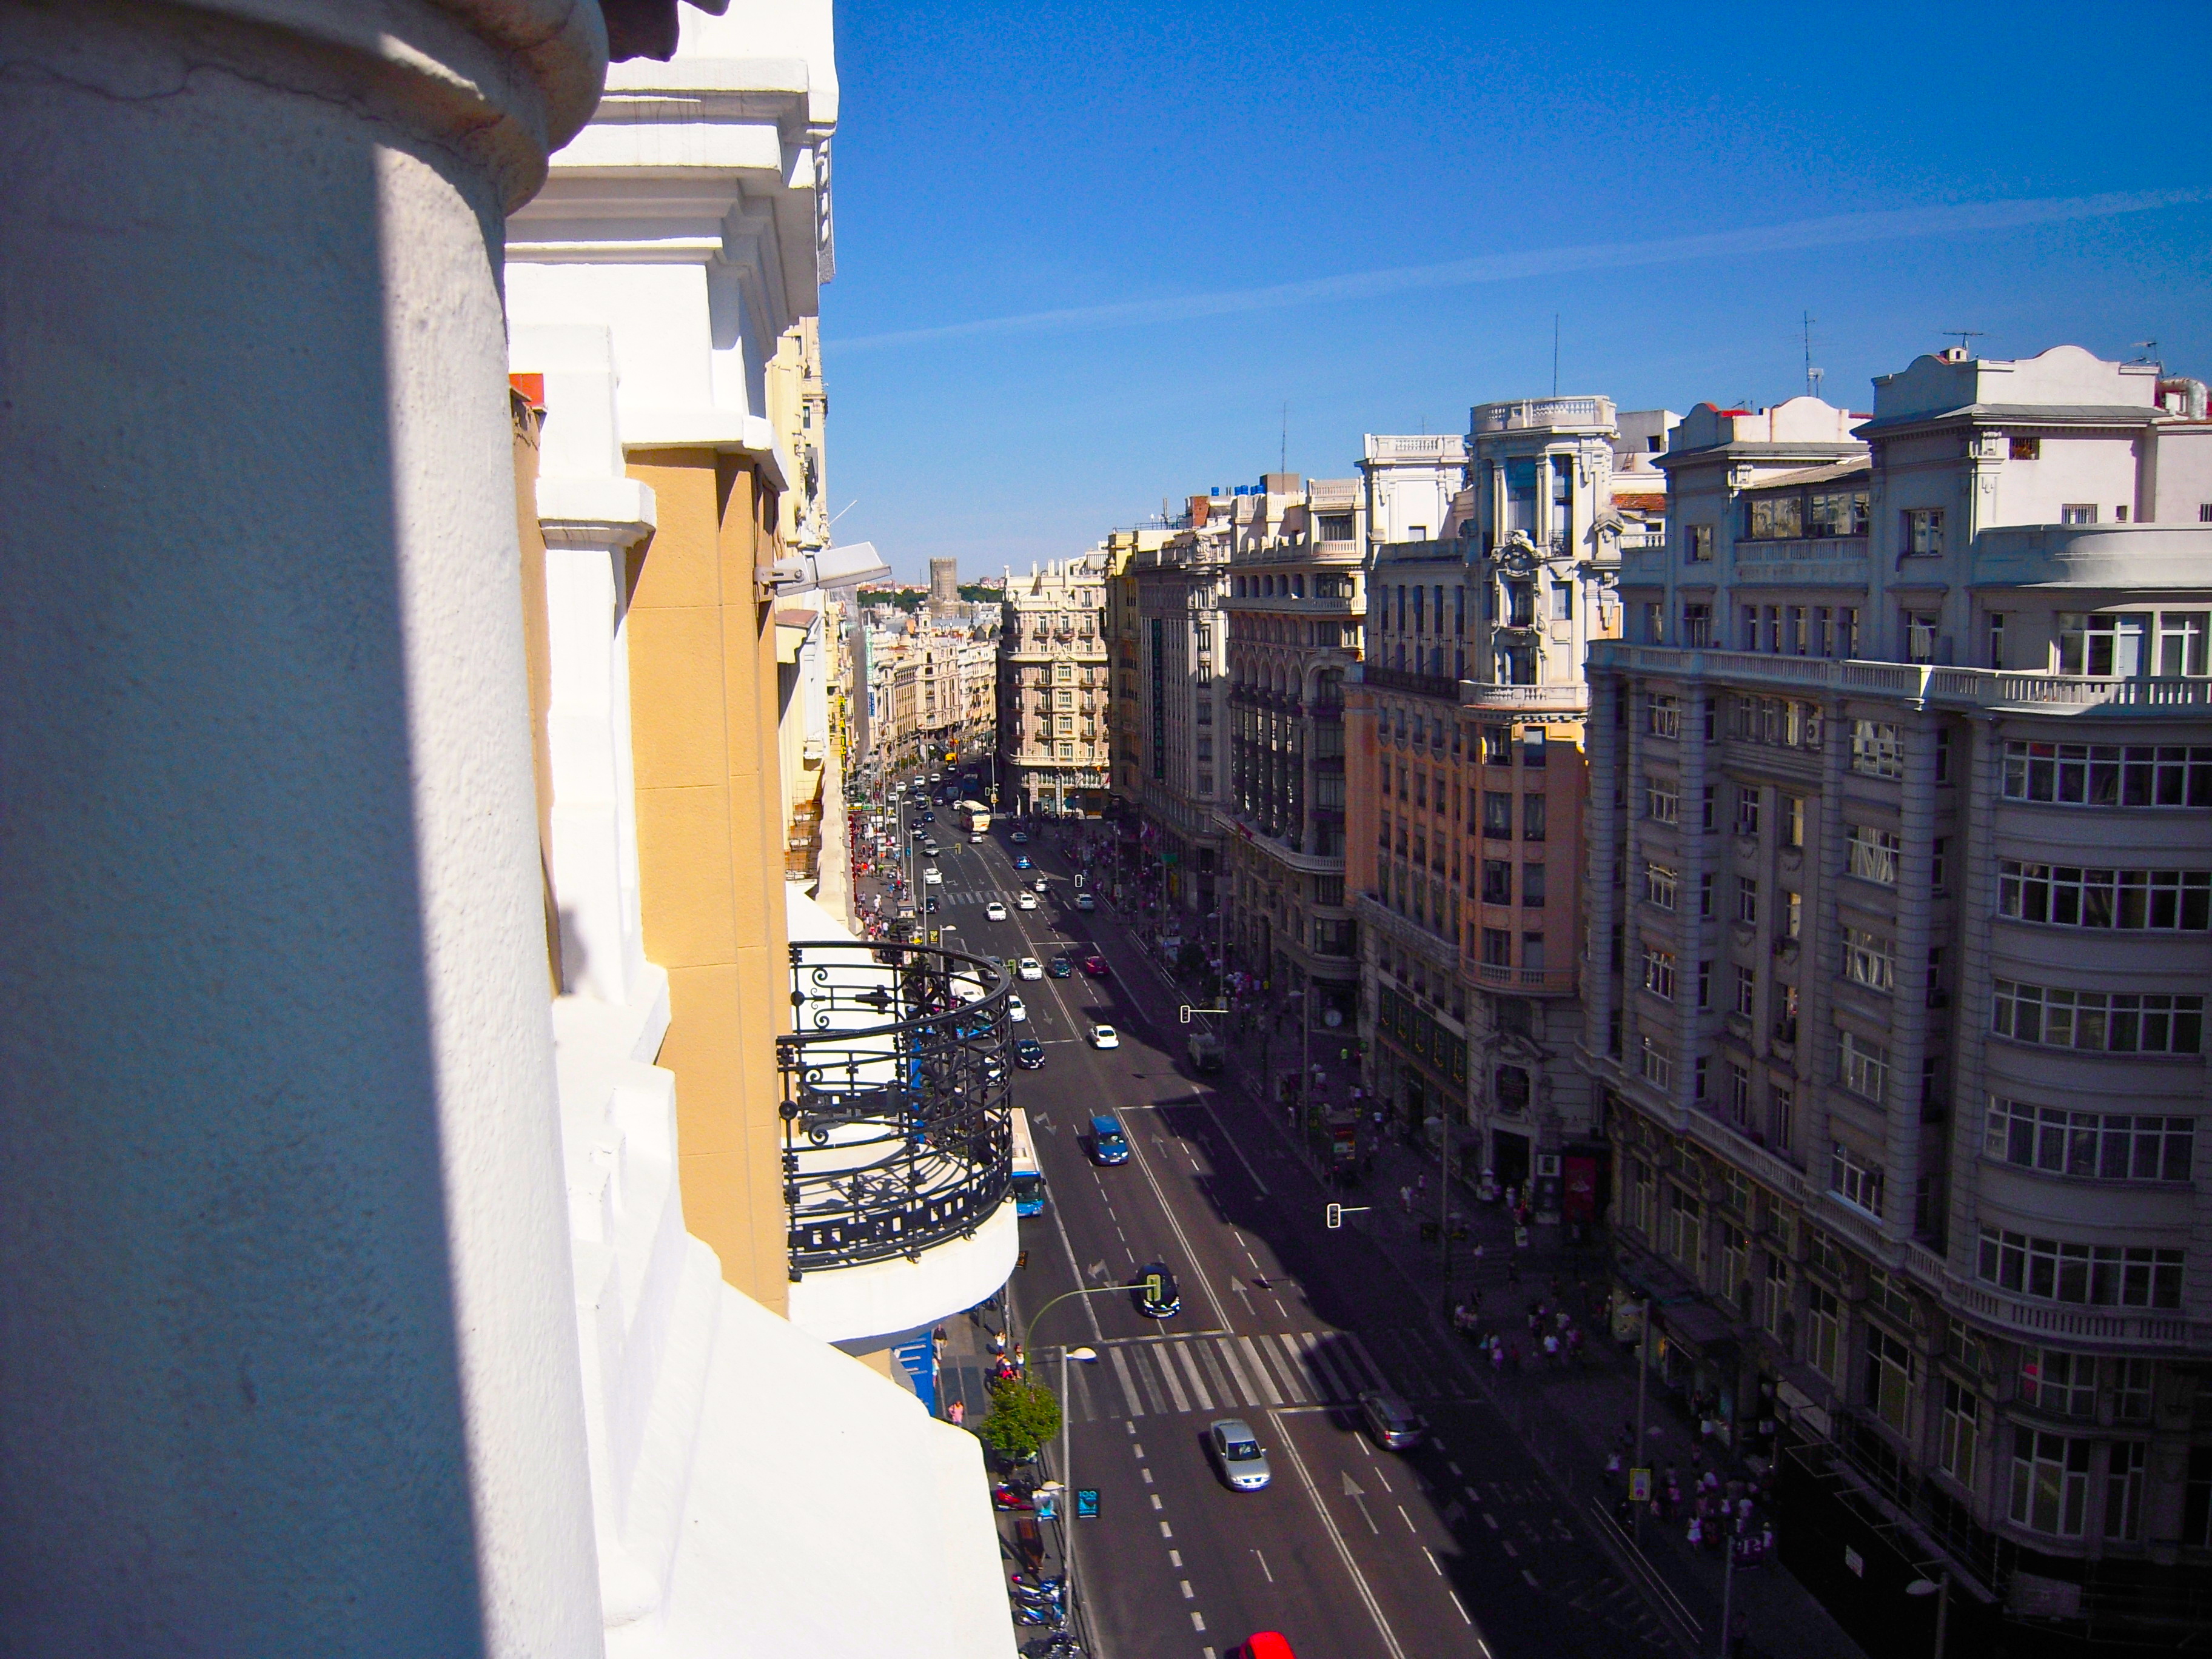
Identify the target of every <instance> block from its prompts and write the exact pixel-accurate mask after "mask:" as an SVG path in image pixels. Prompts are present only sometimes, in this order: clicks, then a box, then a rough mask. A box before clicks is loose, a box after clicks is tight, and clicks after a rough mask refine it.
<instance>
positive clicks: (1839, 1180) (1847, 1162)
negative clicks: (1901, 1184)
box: [1828, 1140, 1881, 1220]
mask: <svg viewBox="0 0 2212 1659" xmlns="http://www.w3.org/2000/svg"><path fill="white" fill-rule="evenodd" d="M1828 1190H1829V1191H1831V1192H1832V1193H1834V1194H1836V1196H1837V1197H1838V1198H1840V1199H1842V1200H1844V1203H1846V1204H1853V1205H1857V1206H1858V1207H1859V1208H1860V1209H1862V1210H1864V1211H1865V1212H1867V1213H1868V1214H1869V1215H1870V1216H1873V1217H1875V1218H1876V1219H1877V1220H1879V1219H1880V1218H1881V1165H1880V1164H1876V1163H1875V1162H1874V1160H1873V1159H1872V1158H1869V1157H1868V1156H1867V1155H1866V1154H1864V1153H1862V1152H1857V1151H1855V1150H1853V1149H1852V1148H1851V1147H1849V1146H1845V1145H1844V1143H1843V1142H1842V1141H1840V1140H1838V1141H1836V1142H1834V1143H1833V1145H1832V1147H1831V1149H1830V1153H1829V1158H1828Z"/></svg>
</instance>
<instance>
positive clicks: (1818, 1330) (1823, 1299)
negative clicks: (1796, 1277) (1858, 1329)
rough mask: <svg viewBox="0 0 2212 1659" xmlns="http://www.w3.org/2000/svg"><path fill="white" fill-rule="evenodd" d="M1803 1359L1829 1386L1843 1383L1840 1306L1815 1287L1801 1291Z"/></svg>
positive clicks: (1808, 1287)
mask: <svg viewBox="0 0 2212 1659" xmlns="http://www.w3.org/2000/svg"><path fill="white" fill-rule="evenodd" d="M1805 1314H1806V1320H1805V1358H1806V1360H1807V1361H1808V1363H1809V1364H1811V1365H1812V1367H1813V1369H1814V1370H1816V1371H1819V1372H1820V1375H1821V1376H1825V1377H1826V1378H1827V1379H1828V1380H1829V1381H1830V1382H1832V1383H1840V1382H1842V1380H1843V1355H1844V1340H1843V1338H1844V1304H1842V1303H1841V1302H1840V1301H1838V1299H1837V1297H1836V1295H1835V1293H1834V1292H1833V1291H1829V1290H1827V1289H1825V1288H1824V1287H1822V1286H1821V1285H1811V1284H1808V1285H1806V1287H1805Z"/></svg>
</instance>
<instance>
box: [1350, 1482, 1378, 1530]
mask: <svg viewBox="0 0 2212 1659" xmlns="http://www.w3.org/2000/svg"><path fill="white" fill-rule="evenodd" d="M1344 1495H1345V1496H1346V1498H1350V1499H1351V1500H1352V1502H1353V1503H1355V1504H1358V1505H1359V1518H1360V1519H1361V1520H1362V1521H1364V1522H1366V1523H1367V1530H1368V1531H1370V1532H1371V1533H1373V1534H1376V1536H1377V1537H1380V1536H1381V1535H1382V1533H1383V1528H1380V1527H1378V1526H1376V1524H1375V1517H1374V1516H1371V1515H1370V1514H1368V1512H1367V1504H1366V1501H1365V1500H1366V1498H1367V1494H1366V1493H1365V1492H1362V1491H1361V1490H1360V1488H1359V1483H1358V1481H1357V1480H1353V1479H1352V1476H1351V1474H1349V1473H1347V1474H1346V1475H1345V1477H1344Z"/></svg>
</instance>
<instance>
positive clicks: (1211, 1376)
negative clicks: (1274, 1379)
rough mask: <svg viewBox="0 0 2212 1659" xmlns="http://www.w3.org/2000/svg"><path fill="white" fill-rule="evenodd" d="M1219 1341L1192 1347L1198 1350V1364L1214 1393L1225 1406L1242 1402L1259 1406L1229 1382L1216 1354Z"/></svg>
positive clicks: (1199, 1343)
mask: <svg viewBox="0 0 2212 1659" xmlns="http://www.w3.org/2000/svg"><path fill="white" fill-rule="evenodd" d="M1218 1341H1219V1339H1218V1338H1216V1339H1215V1340H1214V1341H1212V1342H1194V1343H1192V1344H1191V1345H1190V1346H1192V1347H1194V1348H1195V1349H1197V1350H1198V1363H1199V1364H1200V1368H1202V1369H1203V1370H1205V1372H1206V1381H1207V1382H1209V1383H1212V1384H1213V1392H1214V1393H1215V1394H1216V1395H1218V1396H1219V1397H1220V1400H1221V1403H1222V1404H1223V1405H1225V1406H1234V1405H1237V1404H1238V1403H1240V1402H1241V1403H1243V1404H1244V1405H1247V1406H1256V1405H1258V1404H1259V1403H1260V1402H1259V1401H1256V1400H1255V1399H1253V1398H1252V1397H1251V1396H1250V1395H1247V1394H1243V1393H1240V1392H1239V1390H1238V1389H1237V1386H1236V1384H1234V1383H1231V1381H1230V1380H1229V1375H1228V1373H1227V1372H1226V1371H1225V1370H1222V1368H1221V1356H1220V1354H1219V1353H1218V1352H1216V1346H1217V1344H1218Z"/></svg>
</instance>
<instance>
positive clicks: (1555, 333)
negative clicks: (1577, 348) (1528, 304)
mask: <svg viewBox="0 0 2212 1659" xmlns="http://www.w3.org/2000/svg"><path fill="white" fill-rule="evenodd" d="M1552 395H1553V397H1554V398H1556V397H1558V396H1559V313H1558V312H1556V311H1555V312H1553V313H1552Z"/></svg>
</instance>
